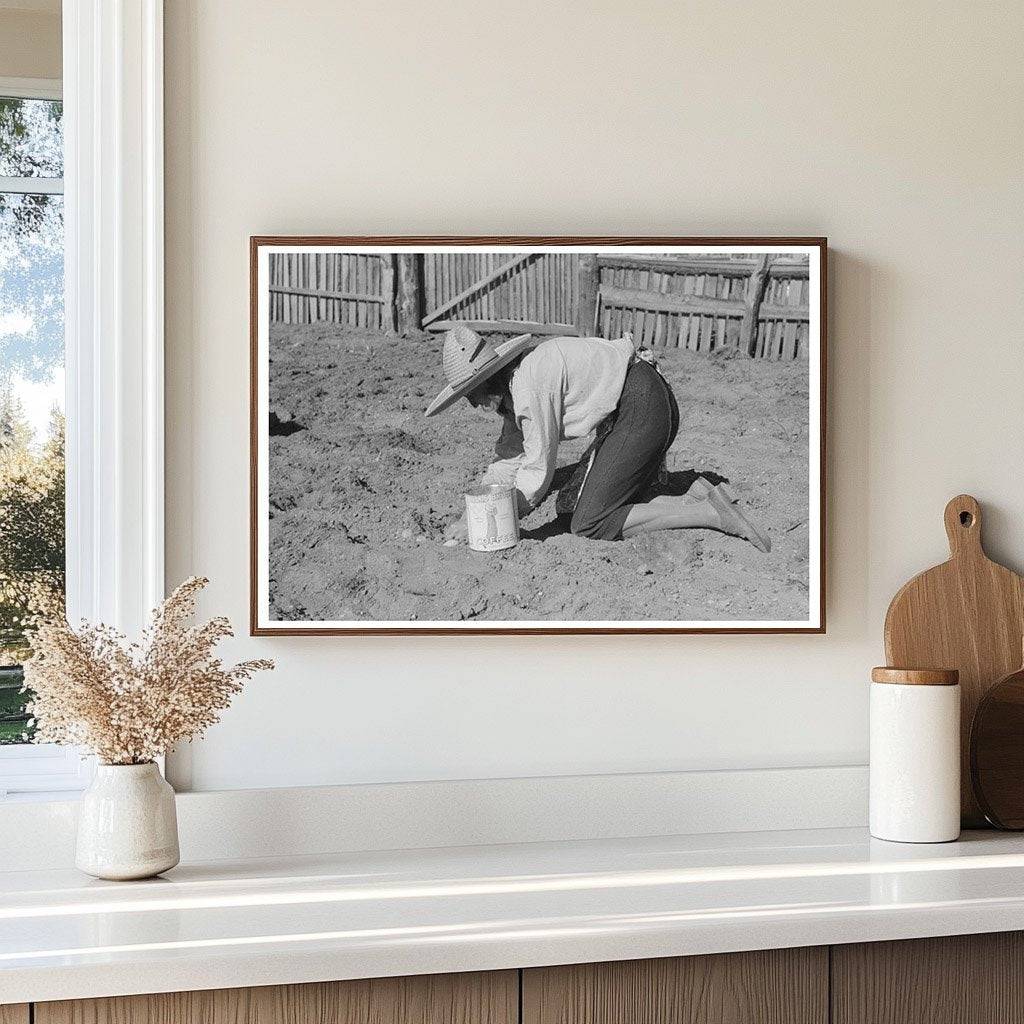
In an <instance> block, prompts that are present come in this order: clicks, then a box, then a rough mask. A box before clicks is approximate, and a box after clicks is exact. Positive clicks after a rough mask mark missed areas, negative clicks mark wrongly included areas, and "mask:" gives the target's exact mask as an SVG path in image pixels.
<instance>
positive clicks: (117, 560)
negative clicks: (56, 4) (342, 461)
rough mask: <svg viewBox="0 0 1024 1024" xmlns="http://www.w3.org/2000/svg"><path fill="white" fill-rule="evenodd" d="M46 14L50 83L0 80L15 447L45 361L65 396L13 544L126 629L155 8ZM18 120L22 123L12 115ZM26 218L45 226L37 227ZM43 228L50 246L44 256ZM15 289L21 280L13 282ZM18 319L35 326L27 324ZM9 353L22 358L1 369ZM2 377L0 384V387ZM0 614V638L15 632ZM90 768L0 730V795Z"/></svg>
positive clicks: (150, 558)
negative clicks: (51, 43)
mask: <svg viewBox="0 0 1024 1024" xmlns="http://www.w3.org/2000/svg"><path fill="white" fill-rule="evenodd" d="M61 17H62V22H63V31H62V38H63V51H64V52H63V83H40V82H38V81H34V82H33V81H29V80H25V79H21V80H17V79H14V80H12V79H7V80H5V79H2V78H0V98H9V99H11V100H16V101H35V102H34V103H28V104H26V103H23V102H19V103H17V104H14V105H12V106H13V108H14V109H15V112H16V114H17V115H18V117H20V118H21V121H18V122H15V121H11V122H10V123H11V124H12V125H13V126H14V127H13V129H11V130H9V131H7V134H5V135H3V136H0V147H2V149H3V154H4V155H3V159H4V164H3V166H2V167H0V201H2V203H3V210H4V211H5V219H4V220H3V221H0V258H3V259H5V260H6V262H4V263H2V264H0V322H2V323H0V326H2V325H3V324H7V325H8V326H14V327H15V328H18V330H19V332H20V333H18V334H17V336H16V337H17V339H18V340H19V342H20V344H19V345H18V348H17V350H16V349H15V347H14V344H13V339H14V335H11V337H7V336H6V335H4V332H3V330H0V335H4V336H3V337H2V338H0V371H2V372H4V373H6V375H7V379H8V380H9V382H10V387H9V391H10V393H11V396H12V401H11V403H10V406H11V408H10V413H9V418H10V419H11V421H12V422H14V421H15V420H18V422H21V421H22V420H29V421H32V420H33V417H35V419H34V422H35V423H36V424H42V425H43V427H44V433H43V434H42V435H41V436H40V435H39V434H38V433H37V432H33V435H32V440H31V443H30V444H29V445H28V448H29V457H30V458H42V457H43V455H44V454H46V446H47V444H48V442H47V435H46V434H45V427H46V425H47V424H48V421H49V413H50V411H51V409H50V405H51V401H50V399H51V397H52V396H53V395H56V396H57V397H58V398H59V396H60V393H61V390H62V389H61V386H60V374H61V365H60V362H61V359H63V373H64V377H65V379H66V385H65V387H64V389H63V390H64V391H65V393H66V402H67V410H66V411H67V431H66V445H65V448H66V455H67V458H66V466H65V473H64V475H63V480H62V479H61V475H60V473H59V472H56V471H55V469H54V465H55V463H56V454H55V452H54V449H56V448H58V447H59V430H58V431H57V434H58V437H57V439H56V440H55V441H54V442H53V443H51V444H50V454H51V462H50V463H49V464H48V465H49V468H50V472H49V475H48V476H47V475H45V474H44V479H45V480H47V481H52V483H53V487H49V486H48V485H47V486H40V487H37V488H36V489H35V490H33V491H32V497H33V500H37V504H36V505H33V511H34V513H36V515H35V516H34V518H32V519H31V522H32V523H33V528H34V530H35V532H34V533H33V534H32V536H33V538H34V539H33V545H34V546H32V547H31V548H28V547H26V546H25V545H21V547H20V548H19V550H18V551H17V552H15V553H16V554H17V559H23V561H22V562H21V563H20V564H19V568H20V569H24V570H26V571H31V573H33V574H35V575H34V577H33V579H34V581H35V582H36V583H37V584H38V585H39V586H40V587H41V586H43V584H44V583H47V582H48V583H50V584H52V586H51V587H50V592H51V593H53V592H56V593H57V595H58V597H59V592H60V589H61V587H60V583H61V581H63V583H64V587H63V589H64V592H65V595H66V604H67V609H68V615H69V617H70V618H71V619H73V620H76V619H78V618H87V619H90V620H91V621H94V622H104V623H106V624H107V625H110V626H114V627H116V628H119V629H121V630H123V631H124V632H126V633H128V634H129V635H133V636H134V635H137V634H138V633H139V632H140V630H141V627H142V625H143V623H144V620H145V618H146V615H147V614H148V612H149V610H150V609H151V608H153V607H154V606H155V605H156V603H157V602H158V601H159V600H160V598H161V597H163V594H164V584H163V92H162V85H163V63H162V46H163V37H162V30H163V4H162V0H138V2H137V3H131V4H108V3H102V4H97V3H93V2H91V0H63V2H62V3H61ZM62 86H63V100H64V105H63V108H61V106H60V101H61V99H62V96H61V87H62ZM5 109H7V107H5ZM26 118H27V119H28V120H29V121H30V122H31V123H30V124H23V123H22V122H24V121H25V119H26ZM61 135H63V146H62V145H61ZM62 149H63V152H62ZM62 175H63V178H62ZM43 197H46V198H43ZM18 218H20V221H19V219H18ZM44 220H45V224H46V227H47V231H48V232H49V233H48V234H47V233H44V232H41V231H40V230H37V228H38V227H39V226H40V225H41V224H42V223H43V221H44ZM33 232H35V233H33ZM59 234H63V246H62V247H61V245H60V242H59V241H55V240H56V239H57V237H58V235H59ZM44 242H54V243H55V244H56V250H55V251H54V250H53V249H52V248H51V250H50V252H49V255H48V256H47V254H46V250H45V245H44ZM61 248H62V249H63V266H62V267H61V263H60V260H59V259H58V257H59V256H60V251H61ZM47 260H49V262H48V263H47ZM44 266H48V267H49V268H50V269H49V271H46V270H44ZM58 271H59V272H60V274H61V275H62V277H63V280H64V287H63V299H64V301H63V309H61V306H60V296H61V289H60V286H59V285H57V286H56V287H55V288H53V289H51V290H49V291H48V290H47V286H44V285H42V284H40V282H42V281H44V280H46V279H47V273H49V275H50V276H49V281H50V282H51V283H52V282H53V281H54V280H57V281H59V279H60V278H59V277H56V278H55V276H54V275H55V274H56V273H57V272H58ZM32 274H35V277H34V278H33V281H34V284H33V287H35V286H36V285H38V286H39V288H40V289H41V291H37V292H33V293H31V294H32V295H34V296H35V298H33V299H32V301H31V302H28V303H27V306H28V307H29V309H28V312H25V311H24V310H23V311H22V313H21V314H20V315H19V316H20V318H19V319H18V320H17V321H15V320H14V314H13V313H10V312H9V307H10V309H14V308H15V307H16V302H15V300H14V298H13V296H14V295H15V288H14V286H13V285H12V284H11V282H13V281H14V279H15V276H16V275H22V276H23V277H26V276H31V275H32ZM25 288H26V284H25V282H24V281H23V282H22V285H21V287H20V289H19V294H21V293H22V292H24V291H25ZM26 294H30V293H28V292H26ZM47 295H49V296H50V298H52V299H53V301H52V302H50V301H49V300H48V299H46V296H47ZM18 301H21V300H18ZM25 305H26V303H24V302H23V303H22V306H25ZM37 314H38V315H37ZM5 316H10V317H11V319H10V320H4V317H5ZM30 316H31V317H32V327H33V330H35V331H36V333H34V334H32V333H31V332H29V334H30V335H31V336H30V337H29V336H26V330H27V328H28V327H29V317H30ZM61 320H63V339H64V341H63V346H62V345H61V342H60V335H61V332H60V329H59V323H60V321H61ZM39 325H42V326H39ZM47 325H49V327H48V326H47ZM54 327H56V331H55V333H54V331H53V330H50V328H54ZM48 332H49V333H48ZM10 333H11V332H9V331H8V334H10ZM8 343H10V344H8ZM26 354H28V355H26ZM22 357H24V359H27V362H24V361H23V363H22V365H20V368H19V365H18V363H17V359H19V358H22ZM16 383H17V384H18V385H19V387H18V388H17V389H16V388H15V384H16ZM3 387H4V385H3V381H0V396H2V395H3V394H4V393H5V392H4V390H3ZM47 389H50V390H47ZM16 392H17V393H16ZM15 397H17V398H18V399H20V409H19V408H18V403H17V402H15V401H14V398H15ZM29 399H31V401H29ZM30 408H31V415H30ZM15 414H17V415H15ZM58 425H59V419H58ZM19 429H21V430H22V432H23V433H24V432H25V430H24V427H20V428H19ZM12 430H13V428H12ZM61 485H63V492H61ZM58 492H60V493H58ZM64 492H66V494H67V496H68V497H67V502H66V504H67V514H66V516H65V518H64V523H65V531H66V532H65V534H64V535H61V534H60V533H59V531H58V530H57V529H56V527H58V526H59V523H60V518H61V517H60V514H59V509H60V506H61V504H62V503H63V501H64V498H63V493H64ZM44 499H45V500H44ZM44 523H45V524H46V525H47V527H48V529H47V530H43V529H42V528H41V524H44ZM49 527H53V529H49ZM51 541H52V543H51ZM12 547H13V545H12ZM58 548H62V550H61V551H60V552H58ZM28 550H31V551H32V552H33V553H32V555H31V557H29V554H28V553H27V552H28ZM65 552H66V566H65V565H64V562H65V559H64V553H65ZM47 573H50V574H51V575H50V576H49V577H46V574H47ZM13 618H14V615H13V613H12V615H11V619H12V622H11V624H10V626H9V627H8V629H7V634H8V636H7V640H6V644H7V649H10V647H11V645H12V644H15V643H16V642H17V640H18V635H17V634H18V629H17V623H16V622H13ZM0 628H3V622H0ZM0 647H2V644H0ZM14 660H15V659H14V658H10V657H9V658H8V659H6V662H5V664H6V667H7V668H8V669H9V671H8V672H7V673H6V674H5V675H3V676H2V677H0V684H3V683H6V684H7V685H4V686H2V688H0V701H4V702H6V703H3V704H0V718H3V719H5V721H4V722H3V725H4V727H5V730H6V733H7V738H8V740H9V741H10V740H18V741H20V740H21V738H22V737H23V736H24V735H25V730H26V726H27V725H28V723H27V721H26V719H25V717H24V715H23V706H22V705H21V704H20V703H19V698H18V697H17V694H16V690H17V687H14V686H12V685H10V684H11V682H12V679H13V677H14V676H15V675H16V673H17V669H16V668H14V669H13V670H10V669H11V664H10V663H11V662H12V661H14ZM90 772H91V763H90V762H89V761H85V760H83V759H82V758H80V757H79V756H78V753H77V751H74V750H65V749H60V748H56V747H52V746H43V745H40V744H33V743H27V744H26V743H24V742H7V743H5V744H0V800H3V799H5V798H6V799H29V798H31V799H37V798H38V796H39V794H40V793H45V794H50V793H53V794H55V795H58V796H59V795H60V792H61V791H65V790H68V789H79V788H81V787H82V786H83V785H85V784H86V782H87V779H88V775H89V773H90Z"/></svg>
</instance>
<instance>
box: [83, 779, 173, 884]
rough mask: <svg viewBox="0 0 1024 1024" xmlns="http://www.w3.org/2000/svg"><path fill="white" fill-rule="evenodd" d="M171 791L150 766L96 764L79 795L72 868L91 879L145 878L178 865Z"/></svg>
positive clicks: (119, 879) (120, 879) (167, 784)
mask: <svg viewBox="0 0 1024 1024" xmlns="http://www.w3.org/2000/svg"><path fill="white" fill-rule="evenodd" d="M178 859H179V853H178V817H177V813H176V811H175V807H174V790H173V789H172V788H171V786H170V784H169V783H168V782H167V781H166V780H165V779H164V777H163V776H162V775H161V774H160V769H159V768H157V766H156V765H155V764H153V763H152V762H150V763H149V764H125V765H121V764H101V765H97V766H96V775H95V777H94V778H93V781H92V785H91V786H89V788H88V789H87V790H86V791H85V792H84V793H83V794H82V800H81V806H80V809H79V817H78V847H77V850H76V853H75V864H76V865H77V866H78V868H79V870H81V871H84V872H85V873H86V874H89V875H93V876H95V877H96V878H109V879H113V880H117V881H124V880H127V879H131V878H150V877H152V876H153V875H158V874H160V872H161V871H167V870H169V869H170V868H173V867H174V865H175V864H177V863H178Z"/></svg>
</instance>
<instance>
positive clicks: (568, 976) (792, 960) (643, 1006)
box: [523, 947, 828, 1024]
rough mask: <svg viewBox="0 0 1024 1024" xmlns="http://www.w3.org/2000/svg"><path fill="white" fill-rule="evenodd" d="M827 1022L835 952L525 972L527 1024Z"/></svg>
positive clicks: (725, 956)
mask: <svg viewBox="0 0 1024 1024" xmlns="http://www.w3.org/2000/svg"><path fill="white" fill-rule="evenodd" d="M709 1021H714V1022H715V1024H751V1022H754V1021H756V1022H757V1024H826V1022H827V1021H828V950H827V949H826V948H825V947H814V948H807V949H773V950H764V951H758V952H752V953H721V954H715V955H711V956H692V957H679V958H672V959H664V960H635V961H627V962H624V963H608V964H584V965H578V966H569V967H541V968H534V969H531V970H527V971H524V972H523V1024H707V1022H709Z"/></svg>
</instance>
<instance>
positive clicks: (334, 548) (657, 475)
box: [250, 237, 826, 635]
mask: <svg viewBox="0 0 1024 1024" xmlns="http://www.w3.org/2000/svg"><path fill="white" fill-rule="evenodd" d="M250 249H251V251H250V259H251V268H250V273H251V278H250V293H251V294H250V299H251V351H252V366H251V410H252V413H251V415H252V423H251V488H252V493H251V553H252V554H251V559H252V564H251V602H252V603H251V629H252V633H253V634H254V635H287V634H304V633H306V634H321V635H324V634H331V635H343V634H348V633H352V634H361V633H385V634H419V633H757V632H762V633H823V632H824V631H825V550H824V537H825V522H824V517H825V500H824V495H825V484H824V465H825V459H824V453H825V350H826V342H825V293H826V287H825V275H826V241H825V239H823V238H540V237H530V238H491V237H473V238H448V237H444V238H411V237H395V238H391V237H388V238H333V237H325V238H293V237H254V238H252V239H251V247H250Z"/></svg>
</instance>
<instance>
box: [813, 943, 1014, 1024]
mask: <svg viewBox="0 0 1024 1024" xmlns="http://www.w3.org/2000/svg"><path fill="white" fill-rule="evenodd" d="M832 1022H833V1024H1024V933H1021V932H997V933H993V934H990V935H955V936H951V937H948V938H940V939H910V940H907V941H905V942H864V943H859V944H857V945H851V946H833V947H832Z"/></svg>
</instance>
